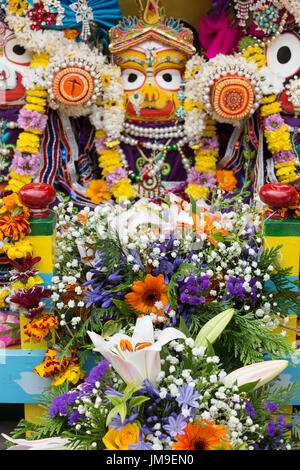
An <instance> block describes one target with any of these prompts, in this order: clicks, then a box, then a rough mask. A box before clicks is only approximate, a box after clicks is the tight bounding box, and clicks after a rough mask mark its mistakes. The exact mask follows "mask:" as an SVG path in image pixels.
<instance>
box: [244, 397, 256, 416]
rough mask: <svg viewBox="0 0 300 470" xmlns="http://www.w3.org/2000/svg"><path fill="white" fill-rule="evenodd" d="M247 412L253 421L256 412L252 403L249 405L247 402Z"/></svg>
mask: <svg viewBox="0 0 300 470" xmlns="http://www.w3.org/2000/svg"><path fill="white" fill-rule="evenodd" d="M246 411H247V413H248V415H249V416H250V418H252V419H255V418H256V413H255V410H254V408H253V406H252V405H251V403H249V402H248V401H247V402H246Z"/></svg>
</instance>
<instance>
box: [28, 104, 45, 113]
mask: <svg viewBox="0 0 300 470" xmlns="http://www.w3.org/2000/svg"><path fill="white" fill-rule="evenodd" d="M25 109H27V110H28V111H37V112H38V113H41V114H45V111H46V108H44V107H43V106H39V105H37V104H30V103H26V104H25Z"/></svg>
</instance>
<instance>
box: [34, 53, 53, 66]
mask: <svg viewBox="0 0 300 470" xmlns="http://www.w3.org/2000/svg"><path fill="white" fill-rule="evenodd" d="M49 59H50V56H49V54H38V53H36V54H34V55H33V57H32V59H31V62H30V68H31V69H35V68H38V67H43V69H44V70H45V68H46V67H47V65H48V63H49Z"/></svg>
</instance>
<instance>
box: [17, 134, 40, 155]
mask: <svg viewBox="0 0 300 470" xmlns="http://www.w3.org/2000/svg"><path fill="white" fill-rule="evenodd" d="M39 147H40V139H39V136H38V135H36V134H32V133H31V132H21V134H20V135H19V137H18V140H17V144H16V148H17V150H19V151H20V152H25V153H38V151H39Z"/></svg>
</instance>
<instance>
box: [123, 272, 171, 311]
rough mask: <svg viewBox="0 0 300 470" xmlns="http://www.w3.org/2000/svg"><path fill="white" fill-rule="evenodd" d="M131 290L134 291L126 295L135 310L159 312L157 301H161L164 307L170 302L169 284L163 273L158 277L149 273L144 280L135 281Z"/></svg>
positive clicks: (127, 300)
mask: <svg viewBox="0 0 300 470" xmlns="http://www.w3.org/2000/svg"><path fill="white" fill-rule="evenodd" d="M131 290H132V291H133V292H130V293H129V294H127V295H125V299H126V302H127V303H128V304H129V305H131V307H133V308H134V309H135V310H139V311H140V312H143V313H145V314H149V313H151V312H153V313H156V314H158V313H159V310H158V309H157V308H156V307H155V303H156V302H161V303H162V304H163V308H165V307H166V306H167V304H168V303H169V300H168V297H167V286H166V285H165V280H164V276H163V275H162V274H160V275H159V276H158V277H154V276H152V275H151V274H147V276H146V278H145V280H144V281H136V282H134V283H133V285H132V287H131Z"/></svg>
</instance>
